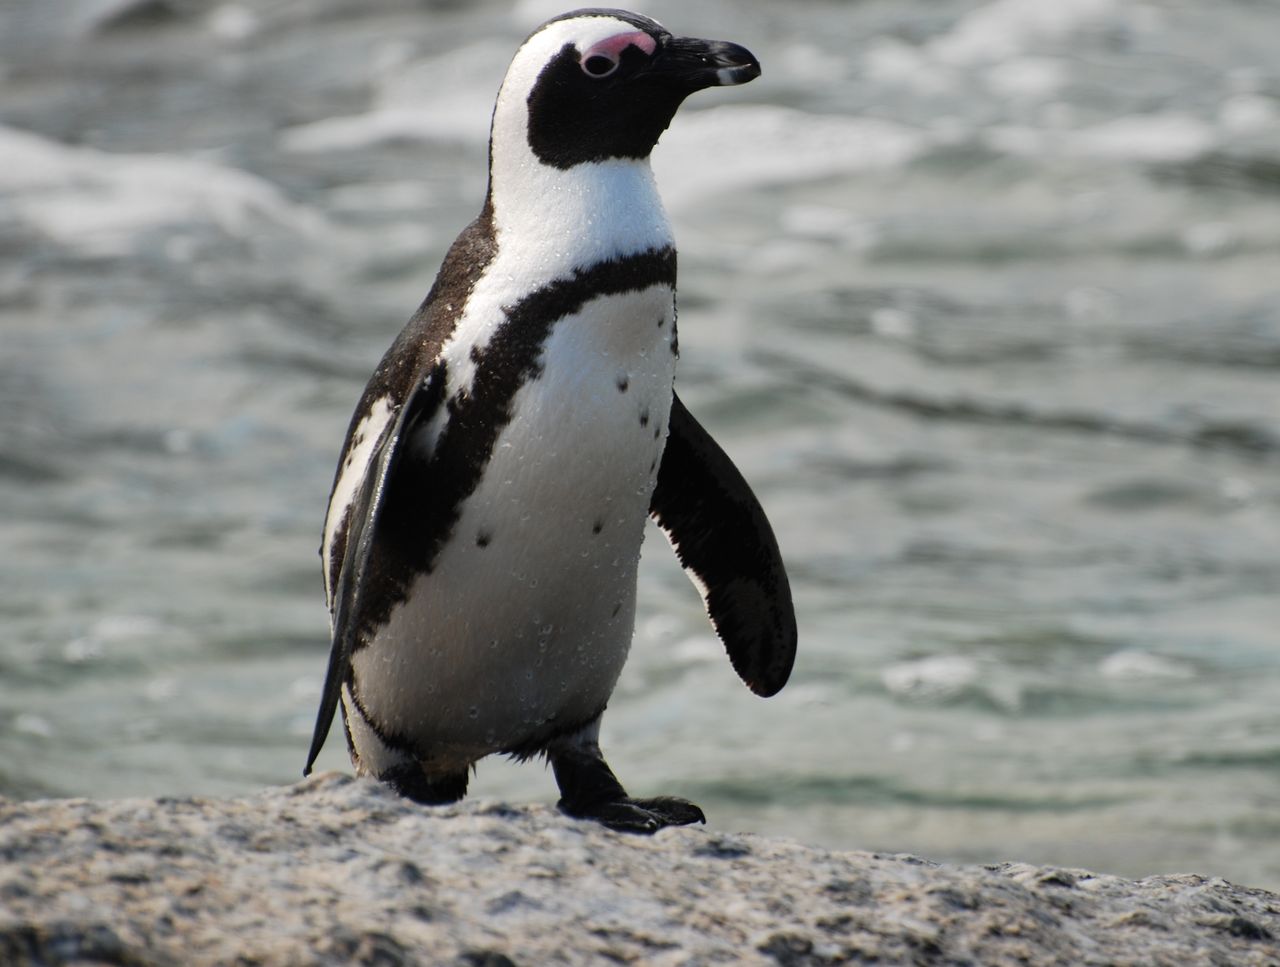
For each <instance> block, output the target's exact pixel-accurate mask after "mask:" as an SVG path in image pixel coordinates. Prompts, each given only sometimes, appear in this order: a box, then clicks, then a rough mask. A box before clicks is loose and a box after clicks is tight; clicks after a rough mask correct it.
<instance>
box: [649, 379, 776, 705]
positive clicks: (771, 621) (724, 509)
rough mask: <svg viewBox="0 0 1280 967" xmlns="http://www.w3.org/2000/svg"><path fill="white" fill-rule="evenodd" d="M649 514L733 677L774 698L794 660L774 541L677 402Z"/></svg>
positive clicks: (741, 486) (723, 459)
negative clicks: (702, 606) (704, 612)
mask: <svg viewBox="0 0 1280 967" xmlns="http://www.w3.org/2000/svg"><path fill="white" fill-rule="evenodd" d="M649 514H650V516H652V517H653V518H654V520H655V521H656V522H657V524H658V526H659V527H661V528H662V530H663V532H664V533H665V534H666V535H667V539H668V540H669V541H670V542H671V545H672V547H674V548H675V552H676V556H677V557H678V558H679V559H680V564H681V565H682V566H683V567H684V569H685V571H686V572H687V573H688V574H689V577H690V580H692V581H693V583H694V585H695V586H696V587H697V588H698V591H699V593H701V595H702V600H703V603H704V604H705V605H706V608H707V615H708V617H710V619H711V624H712V625H713V626H714V627H715V630H716V634H717V635H719V636H720V640H721V641H723V642H724V646H725V649H726V650H727V651H728V653H729V661H730V663H732V665H733V668H734V670H735V671H736V672H737V673H738V676H739V677H740V678H741V679H742V680H743V681H744V682H745V683H746V685H747V687H748V688H750V689H751V690H752V691H753V692H755V693H756V694H757V695H764V696H768V695H773V694H774V693H776V692H777V691H778V690H779V689H781V688H782V686H783V685H785V684H786V683H787V678H788V677H789V676H790V675H791V666H792V665H793V664H794V662H795V656H796V616H795V609H794V607H793V605H792V603H791V585H790V583H789V582H788V580H787V572H786V568H785V567H784V565H783V563H782V555H781V553H780V552H779V550H778V542H777V539H776V538H775V537H774V536H773V528H772V527H770V526H769V520H768V518H767V517H765V513H764V509H763V508H762V507H761V506H760V502H759V501H758V500H757V499H756V496H755V494H753V493H752V492H751V488H750V487H749V486H748V485H747V482H746V480H744V479H743V477H742V474H741V473H740V472H739V471H738V468H737V467H735V466H734V465H733V461H732V460H730V459H729V456H728V454H726V453H725V452H724V450H722V449H721V448H720V446H719V444H717V443H716V441H715V440H713V439H712V438H711V435H710V434H709V433H707V431H706V430H704V429H703V428H702V426H701V424H699V423H698V421H697V420H695V419H694V418H693V415H692V414H690V412H689V411H688V410H687V409H685V406H684V404H683V403H681V402H680V397H679V396H676V397H674V399H673V400H672V403H671V425H670V431H669V435H668V437H667V446H666V449H665V450H664V451H663V454H662V465H661V466H660V467H659V469H658V484H657V487H656V488H655V489H654V492H653V497H652V499H651V501H650V503H649Z"/></svg>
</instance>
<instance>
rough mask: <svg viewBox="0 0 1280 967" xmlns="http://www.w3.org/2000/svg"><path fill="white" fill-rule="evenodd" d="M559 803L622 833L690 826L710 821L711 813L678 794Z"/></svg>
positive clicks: (571, 812)
mask: <svg viewBox="0 0 1280 967" xmlns="http://www.w3.org/2000/svg"><path fill="white" fill-rule="evenodd" d="M559 806H560V811H561V812H563V813H564V814H565V815H567V816H572V817H573V818H574V819H592V820H595V821H596V822H597V823H600V825H602V826H605V827H607V828H608V829H612V830H614V831H616V832H619V833H640V834H642V835H646V836H648V835H652V834H653V833H656V832H657V831H658V830H660V829H665V828H666V827H668V826H688V825H689V824H690V823H705V822H706V821H707V817H706V816H705V815H704V814H703V812H702V810H701V809H699V808H698V807H697V806H696V805H694V804H693V803H691V802H689V801H688V800H687V799H677V798H676V797H675V796H658V797H656V798H654V799H618V800H612V801H609V802H600V803H594V804H592V805H590V806H573V807H569V806H566V804H565V802H564V800H561V801H560V803H559Z"/></svg>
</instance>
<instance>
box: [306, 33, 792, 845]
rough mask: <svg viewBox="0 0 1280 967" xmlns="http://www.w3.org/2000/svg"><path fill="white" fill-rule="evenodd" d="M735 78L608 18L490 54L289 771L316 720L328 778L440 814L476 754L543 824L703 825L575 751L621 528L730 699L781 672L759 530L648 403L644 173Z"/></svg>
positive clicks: (347, 450) (659, 320)
mask: <svg viewBox="0 0 1280 967" xmlns="http://www.w3.org/2000/svg"><path fill="white" fill-rule="evenodd" d="M759 74H760V67H759V65H758V64H757V63H756V61H755V58H754V57H753V56H752V55H751V54H750V53H749V52H748V51H746V50H745V49H743V48H742V47H739V46H737V45H735V44H730V43H724V42H720V41H706V40H695V39H690V38H679V37H673V36H672V35H671V34H669V33H668V32H667V31H666V30H665V29H663V28H662V26H661V25H659V24H657V23H655V22H654V21H652V20H650V19H648V18H646V17H642V16H639V15H637V14H634V13H628V12H626V11H622V10H603V9H588V10H578V11H575V12H573V13H568V14H565V15H564V16H561V17H557V18H555V19H554V20H551V21H549V22H547V23H545V24H543V25H542V26H541V27H539V28H538V29H537V30H536V31H534V32H533V34H532V35H530V37H529V38H528V39H527V40H526V41H525V42H524V43H523V44H522V45H521V47H520V49H519V50H518V51H517V52H516V55H515V58H514V60H513V61H512V63H511V66H510V68H509V69H508V71H507V75H506V78H505V79H504V80H503V82H502V86H501V88H500V90H499V91H498V98H497V104H496V106H495V108H494V112H493V122H492V135H491V139H490V144H489V189H488V194H487V197H486V198H485V202H484V206H483V208H482V209H481V212H480V215H479V217H478V218H477V219H476V220H475V221H474V222H473V223H472V224H471V225H470V226H469V227H468V228H466V229H465V230H464V231H463V232H462V234H461V235H459V236H458V238H457V240H456V241H455V242H454V243H453V245H452V247H451V248H450V249H449V251H448V254H447V255H446V256H445V259H444V263H443V265H442V266H441V268H440V272H439V275H438V277H437V278H436V281H435V285H434V286H433V287H432V289H431V291H430V293H429V294H428V295H427V298H426V300H425V301H424V302H423V303H422V305H421V306H420V307H419V309H418V311H417V312H416V313H415V314H414V316H413V318H412V319H411V320H410V321H409V324H408V325H407V326H406V327H405V329H404V331H403V332H402V333H401V334H400V336H399V338H398V339H396V341H395V343H394V344H393V345H392V346H391V348H390V350H388V352H387V354H386V355H385V356H384V357H383V359H382V362H381V363H380V364H379V366H378V368H377V370H376V371H375V372H374V374H373V376H372V378H371V379H370V380H369V384H368V386H367V387H366V389H365V391H364V395H363V396H362V397H361V399H360V403H359V405H358V407H357V408H356V411H355V414H354V416H353V417H352V420H351V425H350V428H349V429H348V431H347V437H346V443H345V445H344V448H343V453H342V457H341V459H340V461H339V464H338V470H337V475H336V478H335V480H334V484H333V492H332V495H331V497H330V503H329V512H328V516H327V518H326V521H325V528H324V541H323V545H322V548H321V555H322V557H323V562H324V576H325V589H326V594H327V598H328V605H329V611H330V616H331V621H332V629H333V645H332V652H331V654H330V658H329V669H328V675H327V678H326V681H325V685H324V693H323V698H322V700H321V705H320V711H319V715H318V717H317V720H316V729H315V735H314V738H313V740H312V744H311V751H310V756H309V758H308V760H307V766H306V769H305V770H304V774H307V773H309V772H310V771H311V767H312V765H313V764H314V762H315V759H316V756H317V754H318V753H319V751H320V748H321V747H322V746H323V744H324V740H325V738H326V736H327V735H328V731H329V725H330V723H331V721H332V719H333V714H334V710H335V709H336V708H337V706H338V704H339V703H341V707H342V720H343V724H344V726H345V729H346V737H347V746H348V749H349V751H350V753H351V758H352V761H353V763H354V764H355V767H356V771H357V772H358V773H359V774H361V775H372V776H376V777H377V778H379V779H381V780H383V781H385V782H387V783H390V784H391V785H392V786H393V787H395V788H396V789H397V790H398V791H399V792H400V793H402V794H403V795H405V796H408V797H409V798H411V799H413V800H416V801H418V802H422V803H445V802H452V801H455V800H457V799H460V798H461V797H462V796H463V795H465V793H466V789H467V779H468V773H469V770H470V769H472V767H473V766H474V764H475V763H476V762H477V760H479V759H481V758H483V757H484V756H487V755H490V754H492V753H506V754H508V755H512V756H515V757H518V758H526V757H531V756H534V755H544V756H546V757H547V759H548V760H549V761H550V763H551V766H552V768H553V770H554V773H555V778H556V782H557V783H558V785H559V787H560V793H561V798H560V803H559V805H560V808H561V810H563V811H564V812H565V813H567V814H568V815H570V816H574V817H580V818H590V819H594V820H597V821H599V822H601V823H603V824H605V825H606V826H609V827H611V828H614V829H619V830H627V831H635V832H652V831H654V830H656V829H660V828H662V827H664V826H669V825H681V824H686V823H691V822H702V821H704V820H703V814H702V811H701V810H700V809H699V808H698V807H697V806H695V805H694V804H692V803H690V802H687V801H685V800H683V799H675V798H671V797H662V798H656V799H633V798H631V797H629V796H628V795H627V794H626V792H625V791H624V790H623V788H622V785H621V784H620V783H619V782H618V780H617V779H616V778H615V777H614V775H613V772H612V771H611V770H610V769H609V766H608V765H607V764H606V763H605V760H604V757H603V756H602V755H601V752H600V747H599V744H598V735H599V730H600V717H601V714H602V713H603V712H604V709H605V705H606V704H607V702H608V700H609V695H610V693H612V691H613V688H614V685H615V684H616V682H617V680H618V676H619V674H620V673H621V671H622V666H623V662H624V661H625V660H626V657H627V651H628V649H629V647H630V643H631V638H632V634H633V630H634V624H635V603H636V569H637V565H638V563H639V559H640V544H641V541H642V539H643V532H644V524H645V519H646V518H647V517H649V516H652V517H653V518H654V519H655V520H656V521H657V523H658V524H659V526H660V527H661V528H662V529H663V530H664V531H665V532H666V534H667V537H668V538H669V539H670V541H671V543H672V545H673V546H674V548H675V550H676V553H677V555H678V557H679V559H680V562H681V564H682V565H683V566H684V568H685V570H686V571H687V572H688V574H689V576H690V577H691V579H692V580H693V583H694V584H695V585H696V587H697V588H698V590H699V591H700V592H701V594H702V597H703V600H704V602H705V604H706V607H707V611H708V614H709V616H710V618H711V621H712V624H713V625H714V627H715V630H716V632H717V633H718V634H719V636H720V638H721V639H722V640H723V642H724V644H725V647H726V649H727V651H728V654H729V659H730V661H731V662H732V664H733V667H734V668H735V669H736V670H737V672H738V674H739V675H740V676H741V677H742V679H743V680H744V681H745V682H746V684H747V685H748V686H749V687H750V688H751V689H752V690H753V691H755V692H756V693H758V694H760V695H772V694H774V693H775V692H777V691H778V690H779V689H780V688H782V686H783V685H784V684H785V683H786V681H787V678H788V676H789V675H790V672H791V666H792V662H793V660H794V657H795V645H796V624H795V615H794V611H793V609H792V604H791V591H790V587H789V585H788V582H787V576H786V571H785V570H784V568H783V564H782V559H781V556H780V554H779V552H778V546H777V542H776V541H775V539H774V536H773V532H772V530H771V528H770V526H769V523H768V521H767V520H766V518H765V515H764V512H763V511H762V510H761V508H760V505H759V503H758V502H757V500H756V498H755V496H754V495H753V494H752V493H751V490H750V488H749V487H748V486H747V484H746V482H745V481H744V480H743V478H742V476H741V474H739V472H738V471H737V469H736V468H735V467H734V465H733V464H732V462H730V460H729V458H728V457H727V456H726V455H725V453H724V451H722V450H721V449H720V447H719V446H717V445H716V443H715V441H714V440H712V439H711V437H710V436H709V435H708V434H707V432H706V431H705V430H704V429H703V428H702V427H701V426H700V425H699V424H698V422H697V421H696V420H695V419H694V418H693V417H692V416H691V415H690V414H689V411H688V410H686V409H685V408H684V406H683V405H682V404H681V402H680V400H679V398H678V397H676V395H675V393H674V391H673V380H674V377H675V364H676V355H677V344H676V310H675V284H676V251H675V246H674V241H673V238H672V232H671V226H670V225H669V224H668V222H667V217H666V215H665V214H664V212H663V209H662V203H661V201H660V199H659V197H658V192H657V187H656V185H655V184H654V178H653V173H652V171H651V169H650V167H649V153H650V151H651V150H652V149H653V147H654V145H655V144H656V143H657V141H658V138H659V137H660V136H661V134H662V132H663V131H664V130H666V128H667V126H668V124H670V123H671V119H672V117H673V116H674V114H675V112H676V109H677V108H678V107H679V106H680V103H681V102H682V101H683V100H684V98H685V97H686V96H687V95H689V94H692V93H693V92H694V91H698V90H701V89H702V88H706V87H711V86H715V85H731V84H742V83H745V82H747V81H750V80H752V79H753V78H755V77H757V76H759Z"/></svg>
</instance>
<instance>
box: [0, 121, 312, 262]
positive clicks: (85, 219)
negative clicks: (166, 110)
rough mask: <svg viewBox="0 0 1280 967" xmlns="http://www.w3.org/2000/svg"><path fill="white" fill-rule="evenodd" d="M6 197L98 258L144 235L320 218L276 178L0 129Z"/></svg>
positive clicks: (46, 230) (0, 189)
mask: <svg viewBox="0 0 1280 967" xmlns="http://www.w3.org/2000/svg"><path fill="white" fill-rule="evenodd" d="M0 157H2V158H4V164H3V165H0V199H3V200H4V201H5V203H6V204H7V205H8V206H9V207H10V210H11V211H13V212H14V213H15V215H16V216H17V218H18V220H19V221H20V222H24V223H26V224H27V225H29V226H30V227H32V228H33V229H35V230H36V231H38V232H40V233H41V234H43V235H45V236H48V237H50V238H53V239H55V240H57V241H58V242H61V243H62V244H64V245H67V246H68V247H71V248H75V249H78V250H80V251H84V252H87V253H90V254H95V255H112V254H119V253H122V252H128V251H131V250H132V249H133V247H134V243H135V242H136V241H137V237H138V235H139V233H140V232H143V231H146V230H148V229H153V228H159V227H163V226H177V225H185V224H191V223H196V224H213V225H215V226H217V227H218V228H220V229H221V230H222V231H224V232H226V233H228V234H230V235H233V236H238V237H248V236H250V235H252V234H253V233H254V232H256V231H257V230H258V229H259V228H260V227H261V225H262V223H263V221H264V220H265V221H269V222H274V223H277V224H279V225H282V226H285V227H287V228H288V229H290V230H291V231H294V232H297V233H300V234H313V233H316V232H319V231H322V230H323V222H322V219H321V218H320V217H319V216H318V215H316V214H315V213H314V212H311V211H309V210H307V209H305V208H302V207H301V206H298V205H295V204H293V203H292V202H290V201H289V200H288V199H286V198H285V197H284V195H282V194H281V193H280V192H279V190H277V189H276V188H275V187H274V186H273V185H271V184H270V183H269V182H267V181H264V180H263V179H261V178H257V177H255V176H254V175H251V174H249V173H248V172H245V171H240V170H238V169H236V168H231V167H228V166H226V165H221V164H217V163H214V162H211V161H205V160H202V159H197V158H188V157H181V156H177V155H162V154H113V153H110V152H106V151H99V150H97V149H94V148H82V147H76V146H72V145H67V144H63V143H61V142H58V141H53V140H51V139H49V138H44V137H41V136H40V135H36V134H32V133H30V132H27V131H21V130H18V129H17V128H11V127H5V126H2V125H0Z"/></svg>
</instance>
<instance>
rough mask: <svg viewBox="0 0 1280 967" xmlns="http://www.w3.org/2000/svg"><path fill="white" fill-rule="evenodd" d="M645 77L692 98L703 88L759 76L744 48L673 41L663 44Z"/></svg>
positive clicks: (757, 66)
mask: <svg viewBox="0 0 1280 967" xmlns="http://www.w3.org/2000/svg"><path fill="white" fill-rule="evenodd" d="M645 73H646V74H647V75H648V76H649V77H650V78H651V79H653V80H663V81H668V82H670V83H673V84H676V85H678V86H679V87H681V88H682V89H683V90H684V92H685V93H686V94H692V93H693V92H694V91H700V90H702V89H703V88H707V87H728V86H731V85H734V84H745V83H747V81H753V80H755V79H756V78H757V77H759V76H760V62H759V61H757V60H756V58H755V55H754V54H752V53H751V51H749V50H747V48H745V47H740V46H738V45H737V44H731V43H729V42H728V41H725V40H698V39H697V38H694V37H676V38H673V39H672V40H669V41H667V43H666V44H665V45H664V46H663V49H662V51H661V52H660V53H659V54H658V56H657V57H655V58H654V60H653V62H652V63H651V64H650V65H649V68H648V70H647V71H646V72H645Z"/></svg>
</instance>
